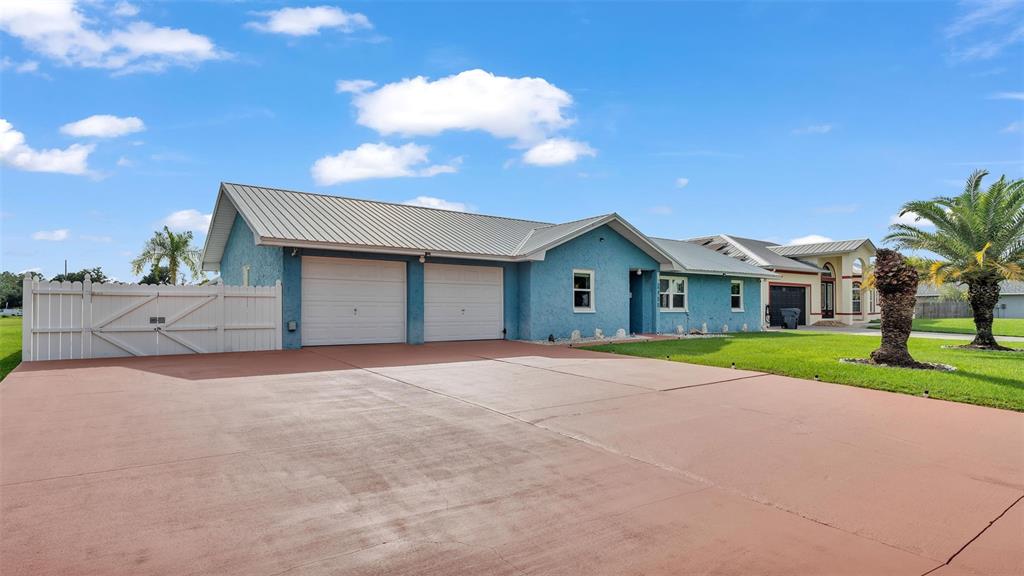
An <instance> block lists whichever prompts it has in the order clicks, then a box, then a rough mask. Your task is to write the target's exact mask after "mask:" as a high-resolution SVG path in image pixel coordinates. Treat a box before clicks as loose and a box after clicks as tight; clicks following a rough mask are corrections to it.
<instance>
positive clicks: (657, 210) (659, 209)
mask: <svg viewBox="0 0 1024 576" xmlns="http://www.w3.org/2000/svg"><path fill="white" fill-rule="evenodd" d="M647 211H648V212H650V213H651V214H657V215H658V216H671V215H672V207H671V206H651V207H650V208H649V209H648V210H647Z"/></svg>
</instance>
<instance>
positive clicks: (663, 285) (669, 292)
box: [658, 276, 686, 312]
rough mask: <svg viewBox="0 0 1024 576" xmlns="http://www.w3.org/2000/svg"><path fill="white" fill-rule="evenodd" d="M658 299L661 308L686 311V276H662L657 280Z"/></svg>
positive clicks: (671, 310)
mask: <svg viewBox="0 0 1024 576" xmlns="http://www.w3.org/2000/svg"><path fill="white" fill-rule="evenodd" d="M658 300H659V305H660V306H661V309H662V310H665V311H670V312H673V311H674V312H685V311H686V278H673V277H671V276H663V277H661V278H660V279H659V280H658Z"/></svg>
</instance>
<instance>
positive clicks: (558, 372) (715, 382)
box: [476, 355, 771, 392]
mask: <svg viewBox="0 0 1024 576" xmlns="http://www.w3.org/2000/svg"><path fill="white" fill-rule="evenodd" d="M476 356H477V358H482V359H484V360H493V361H495V362H501V363H503V364H512V365H513V366H524V367H526V368H536V369H538V370H544V371H547V372H553V373H555V374H563V375H566V376H576V377H579V378H588V379H591V380H597V381H599V382H607V383H609V384H618V385H620V386H630V387H633V388H640V389H642V390H645V391H648V392H671V391H673V390H683V389H686V388H699V387H701V386H710V385H712V384H722V383H725V382H734V381H736V380H745V379H747V378H759V377H761V376H771V374H768V373H759V374H753V375H750V376H739V377H737V378H729V379H727V380H716V381H714V382H705V383H703V384H691V385H689V386H678V387H676V388H666V389H664V390H662V389H659V388H648V387H646V386H640V385H638V384H630V383H628V382H619V381H617V380H608V379H605V378H598V377H597V376H582V375H580V374H573V373H572V372H563V371H561V370H555V369H554V368H549V367H546V366H531V365H530V364H519V363H517V362H511V361H508V360H503V359H501V358H492V357H490V356H480V355H476ZM637 359H640V358H637ZM650 360H655V358H650ZM681 364H684V362H681ZM712 368H716V367H715V366H712ZM723 370H727V368H723Z"/></svg>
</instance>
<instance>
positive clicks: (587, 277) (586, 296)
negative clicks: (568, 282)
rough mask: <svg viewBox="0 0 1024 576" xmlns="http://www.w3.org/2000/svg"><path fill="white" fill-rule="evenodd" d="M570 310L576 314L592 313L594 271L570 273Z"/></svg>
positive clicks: (574, 271)
mask: <svg viewBox="0 0 1024 576" xmlns="http://www.w3.org/2000/svg"><path fill="white" fill-rule="evenodd" d="M572 309H573V310H574V311H576V312H593V311H594V271H593V270H573V271H572Z"/></svg>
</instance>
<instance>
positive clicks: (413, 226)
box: [223, 183, 571, 256]
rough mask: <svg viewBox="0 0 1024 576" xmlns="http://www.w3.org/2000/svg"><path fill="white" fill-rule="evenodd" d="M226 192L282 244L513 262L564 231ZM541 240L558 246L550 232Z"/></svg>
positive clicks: (279, 193)
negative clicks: (534, 240)
mask: <svg viewBox="0 0 1024 576" xmlns="http://www.w3.org/2000/svg"><path fill="white" fill-rule="evenodd" d="M223 189H224V191H225V192H226V193H227V194H228V196H229V198H230V199H231V200H232V202H233V203H235V205H236V206H237V207H238V208H239V210H241V211H242V212H244V213H246V214H248V215H250V218H249V220H250V223H251V225H252V226H253V228H254V231H255V232H256V234H257V235H259V236H260V237H263V238H272V239H276V240H280V241H288V240H294V241H312V242H325V243H332V244H343V245H359V246H373V247H378V248H403V249H413V250H424V251H447V252H461V253H471V254H484V255H494V256H514V255H517V254H518V253H519V252H517V250H518V249H519V248H520V245H521V244H523V243H524V241H526V240H527V238H528V237H530V236H531V235H532V234H533V232H534V230H535V229H541V230H543V229H546V228H559V229H562V226H563V225H558V226H555V225H552V224H549V223H546V222H536V221H531V220H519V219H514V218H504V217H500V216H486V215H482V214H471V213H467V212H455V211H451V210H439V209H435V208H424V207H420V206H408V205H404V204H391V203H386V202H375V201H371V200H359V199H355V198H345V197H341V196H327V195H323V194H310V193H305V192H293V191H289V190H280V189H276V188H264V187H257V186H247V185H241V184H230V183H225V184H224V185H223ZM569 231H571V230H569ZM538 237H544V238H548V237H550V239H551V240H552V241H555V240H557V234H551V232H541V233H540V234H539V235H538ZM530 245H532V244H528V245H527V246H526V247H527V248H529V246H530Z"/></svg>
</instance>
